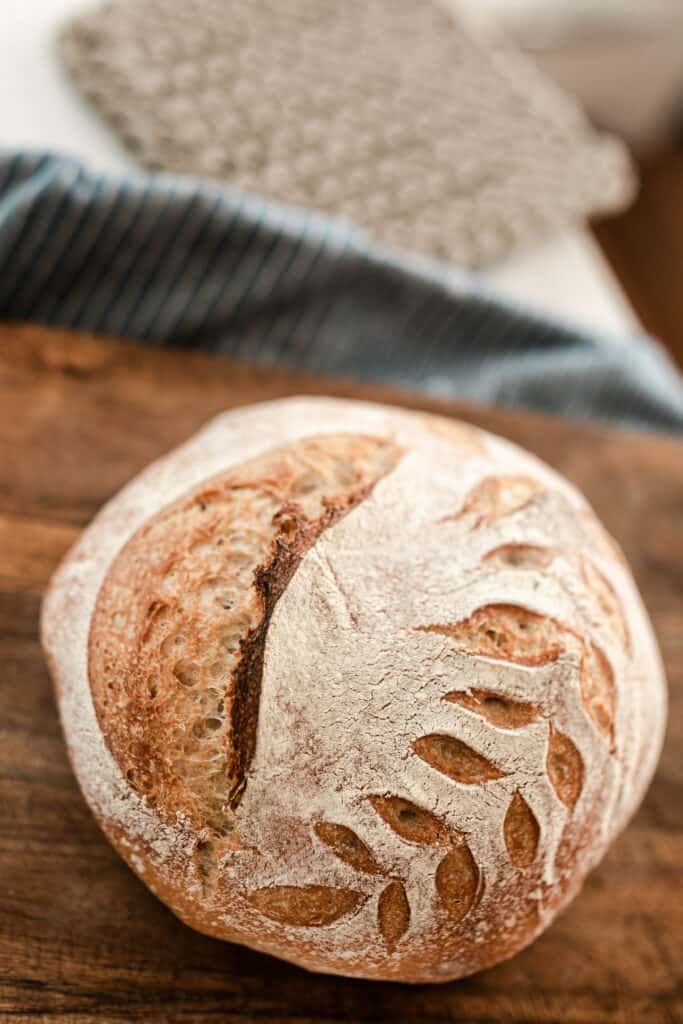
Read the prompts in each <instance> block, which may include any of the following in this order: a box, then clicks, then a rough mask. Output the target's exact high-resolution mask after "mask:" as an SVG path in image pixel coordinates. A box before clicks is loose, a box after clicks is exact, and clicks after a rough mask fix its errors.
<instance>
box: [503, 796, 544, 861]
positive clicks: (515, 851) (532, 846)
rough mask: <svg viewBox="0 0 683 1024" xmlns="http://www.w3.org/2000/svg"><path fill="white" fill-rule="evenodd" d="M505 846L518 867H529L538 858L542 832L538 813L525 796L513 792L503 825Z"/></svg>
mask: <svg viewBox="0 0 683 1024" xmlns="http://www.w3.org/2000/svg"><path fill="white" fill-rule="evenodd" d="M503 833H504V836H505V846H506V848H507V851H508V856H509V857H510V860H511V861H512V863H513V864H514V865H515V867H517V868H528V867H529V866H530V865H531V864H533V862H534V860H535V859H536V851H537V850H538V840H539V837H540V834H541V830H540V828H539V824H538V821H537V819H536V815H535V814H534V812H533V811H532V810H531V808H530V807H529V805H528V803H527V802H526V800H525V799H524V797H523V796H522V795H521V794H520V793H519V792H516V793H514V794H513V797H512V800H511V801H510V805H509V807H508V809H507V813H506V815H505V822H504V825H503Z"/></svg>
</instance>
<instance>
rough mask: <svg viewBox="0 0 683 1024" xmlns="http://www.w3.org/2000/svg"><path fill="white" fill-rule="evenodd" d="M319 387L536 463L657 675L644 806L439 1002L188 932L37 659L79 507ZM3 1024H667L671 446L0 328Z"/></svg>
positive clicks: (675, 585) (671, 962) (670, 967)
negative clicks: (657, 650)
mask: <svg viewBox="0 0 683 1024" xmlns="http://www.w3.org/2000/svg"><path fill="white" fill-rule="evenodd" d="M293 393H333V394H337V395H353V396H358V397H370V398H375V399H382V400H390V401H391V400H393V401H396V402H398V403H399V404H403V405H419V406H420V407H422V408H430V409H433V410H437V411H439V409H440V410H441V411H446V412H450V413H453V414H456V415H461V416H463V417H464V418H467V419H470V420H471V421H473V422H475V423H477V424H479V425H481V426H484V427H486V428H488V429H491V430H494V431H496V432H498V433H501V434H504V435H506V436H507V437H510V438H512V439H513V440H515V441H518V442H519V443H521V444H523V445H525V446H526V447H528V448H530V449H531V450H532V451H534V452H536V453H537V454H538V455H540V456H541V457H542V458H544V459H546V460H547V461H548V462H549V463H551V464H552V465H554V466H556V467H557V468H558V469H560V470H561V471H562V472H563V473H565V474H566V475H567V476H568V477H569V478H570V479H571V480H573V481H574V482H575V483H576V484H577V485H578V486H579V487H580V488H582V489H583V490H584V491H585V493H586V494H587V495H588V497H589V498H590V500H591V501H592V502H593V504H594V506H595V508H596V510H597V512H598V514H599V515H600V516H601V517H602V518H603V520H604V522H605V523H606V524H607V526H608V527H609V529H610V530H611V531H612V532H613V533H614V535H615V536H616V537H617V538H618V539H619V541H620V542H621V543H622V545H623V547H624V549H625V551H626V553H627V556H628V558H629V560H630V562H631V565H632V567H633V570H634V573H635V576H636V578H637V580H638V582H639V584H640V586H641V588H642V591H643V594H644V597H645V601H646V603H647V605H648V608H649V610H650V613H651V615H652V617H653V620H654V623H655V627H656V629H657V633H658V636H659V640H660V643H661V647H662V651H663V654H664V659H665V662H666V666H667V672H668V678H669V684H670V688H671V714H670V724H669V731H668V736H667V745H666V748H665V751H664V755H663V757H662V760H661V764H660V767H659V771H658V773H657V777H656V780H655V782H654V784H653V786H652V788H651V789H650V792H649V794H648V796H647V798H646V800H645V803H644V804H643V806H642V808H641V810H640V811H639V812H638V814H637V816H636V817H635V819H634V820H633V822H632V823H631V825H630V826H629V827H628V829H627V830H626V832H625V833H624V834H623V835H622V836H621V837H620V838H619V839H618V841H617V842H616V844H615V845H614V847H613V849H612V850H611V852H610V853H609V854H608V856H607V857H606V859H605V860H604V862H603V864H602V865H601V866H600V867H599V869H598V870H597V871H595V872H594V874H593V875H592V876H591V877H590V879H589V880H588V882H587V884H586V886H585V888H584V891H583V892H582V894H581V895H580V896H579V898H578V899H577V900H576V901H575V903H574V904H573V905H572V906H571V907H570V909H569V910H568V911H567V912H565V914H564V915H563V916H562V917H561V918H560V919H559V920H558V921H557V922H556V923H555V924H554V925H553V926H552V927H551V928H550V929H549V930H548V931H547V932H546V933H545V934H544V935H543V936H542V937H541V938H540V939H539V940H538V941H537V942H536V943H535V944H534V945H533V946H531V947H530V948H529V949H527V950H525V951H524V952H522V953H520V954H519V955H518V956H517V957H515V958H514V959H512V960H510V961H508V962H507V963H505V964H502V965H500V966H498V967H496V968H494V969H492V970H489V971H486V972H483V973H482V974H480V975H477V976H475V977H473V978H470V979H467V980H465V981H461V982H455V983H450V984H447V985H443V986H416V987H409V986H404V985H396V984H390V985H386V984H385V985H383V984H379V983H368V982H359V981H349V980H345V979H341V978H331V977H325V976H323V975H313V974H307V973H305V972H304V971H302V970H299V969H298V968H295V967H291V966H289V965H288V964H285V963H280V962H278V961H276V960H273V959H270V958H269V957H266V956H262V955H259V954H256V953H252V952H250V951H248V950H246V949H242V948H239V947H237V946H232V945H228V944H226V943H221V942H218V941H215V940H212V939H208V938H205V937H203V936H201V935H198V934H195V933H194V932H192V931H190V930H189V929H188V928H186V927H185V926H184V925H182V924H181V923H180V922H179V921H177V920H176V919H175V918H174V917H173V915H172V914H171V913H170V911H168V910H167V909H166V908H165V907H164V906H162V904H161V903H159V902H158V901H157V900H156V899H155V897H154V896H152V894H151V893H150V892H148V891H147V890H146V889H145V888H144V886H143V885H142V883H141V882H139V881H138V880H137V879H136V878H135V877H134V875H133V874H132V873H131V872H130V871H129V870H128V868H127V867H126V866H125V865H124V864H123V862H122V861H121V860H120V859H119V858H118V857H117V856H116V854H115V853H114V852H113V850H112V849H111V848H110V847H109V845H108V843H107V842H106V840H105V839H104V837H103V836H102V834H101V833H100V831H99V830H98V828H97V826H96V825H95V823H94V821H93V819H92V817H91V815H90V813H89V811H88V809H87V807H86V805H85V803H84V802H83V800H82V798H81V796H80V793H79V790H78V788H77V786H76V782H75V780H74V778H73V775H72V773H71V770H70V768H69V764H68V762H67V758H66V754H65V750H64V745H63V742H62V737H61V733H60V727H59V722H58V719H57V714H56V710H55V703H54V700H53V696H52V691H51V685H50V681H49V678H48V674H47V669H46V667H45V664H44V662H43V658H42V655H41V651H40V648H39V645H38V614H39V607H40V598H41V593H42V592H43V590H44V587H45V584H46V582H47V580H48V577H49V575H50V573H51V572H52V570H53V568H54V567H55V565H56V563H57V561H58V560H59V558H60V557H61V556H62V554H63V553H64V552H65V550H66V549H67V547H68V546H69V545H70V544H71V542H72V541H73V540H74V539H75V538H76V537H77V536H78V533H79V531H80V530H81V528H82V527H83V526H84V525H85V524H86V523H87V522H88V520H89V519H90V518H91V517H92V515H93V514H94V513H95V511H96V510H97V509H98V508H99V507H100V505H102V503H103V502H104V501H106V500H107V498H109V497H110V496H111V495H112V494H113V493H114V492H115V491H116V490H117V489H118V488H119V487H120V486H121V485H122V484H123V483H124V482H125V481H126V480H127V479H128V478H129V477H130V476H131V475H132V474H133V473H135V472H137V471H138V470H139V469H141V468H142V467H143V466H144V465H145V464H146V463H147V462H149V460H150V459H152V458H154V457H155V456H157V455H159V454H161V453H162V452H164V451H166V450H168V449H169V448H171V447H172V446H174V445H175V444H177V443H178V442H179V441H181V440H183V439H185V438H186V437H187V436H188V435H189V434H191V433H192V432H193V431H194V430H195V429H196V428H197V427H199V426H200V425H201V424H202V423H203V422H204V421H205V420H207V419H208V418H209V417H210V416H212V415H213V414H214V413H216V412H218V411H219V410H222V409H225V408H228V407H230V406H235V405H240V404H244V403H247V402H253V401H258V400H263V399H268V398H274V397H276V396H281V395H287V394H293ZM0 652H1V654H2V661H1V664H2V673H1V674H0V1020H2V1021H5V1020H7V1021H35V1020H38V1021H49V1022H56V1021H67V1022H74V1024H76V1022H78V1024H86V1022H87V1024H94V1022H106V1024H109V1022H117V1024H118V1022H122V1024H123V1022H136V1021H145V1022H157V1021H159V1022H162V1021H163V1022H166V1021H168V1022H187V1024H204V1022H209V1021H211V1022H219V1021H221V1022H223V1021H224V1022H230V1024H237V1022H240V1024H241V1022H246V1021H261V1020H264V1021H275V1022H287V1024H294V1022H296V1024H308V1022H316V1024H327V1022H332V1021H346V1022H355V1021H359V1022H360V1021H373V1022H375V1021H376V1022H393V1021H397V1022H402V1024H412V1022H418V1021H420V1022H434V1024H435V1022H446V1021H449V1022H461V1021H462V1022H479V1024H484V1022H491V1024H493V1022H499V1021H500V1022H517V1024H531V1022H541V1021H543V1022H550V1021H562V1022H577V1024H578V1022H582V1024H584V1022H585V1024H588V1022H590V1024H607V1022H610V1024H616V1022H624V1024H626V1022H629V1024H632V1022H644V1024H659V1022H662V1024H664V1022H666V1024H672V1022H681V1021H683V985H682V977H683V966H682V961H683V878H682V876H683V833H682V826H683V444H682V443H680V442H678V441H675V440H669V439H664V438H662V437H655V436H653V435H644V434H635V433H633V434H629V433H625V432H622V433H616V432H608V431H606V430H602V429H599V428H596V427H591V426H579V425H576V424H570V423H568V422H563V421H560V420H558V419H551V418H542V417H539V416H536V415H527V414H522V413H513V412H502V411H493V410H484V409H475V408H472V407H469V408H468V407H465V406H457V407H456V406H452V405H451V406H439V405H437V404H436V403H434V402H427V401H425V400H423V399H416V398H412V399H411V398H410V397H407V396H405V395H401V396H397V395H395V394H388V393H386V392H382V391H379V390H376V389H368V388H361V387H358V386H354V385H353V384H340V383H339V382H335V383H330V382H329V381H316V380H314V379H312V378H308V377H307V378H303V377H296V376H292V375H288V374H284V373H281V372H276V371H270V370H255V369H251V368H245V367H243V366H238V365H236V364H233V363H230V362H228V361H226V360H215V359H212V358H211V357H210V356H199V355H186V354H182V353H177V352H164V353H161V352H158V351H155V350H152V349H145V348H143V347H142V346H134V345H129V344H123V343H118V342H106V341H101V340H97V339H93V338H86V337H81V338H79V337H76V336H74V335H72V336H69V335H63V334H58V333H50V332H48V331H46V330H44V329H41V328H33V327H23V328H13V327H5V328H0Z"/></svg>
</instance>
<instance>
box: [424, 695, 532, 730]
mask: <svg viewBox="0 0 683 1024" xmlns="http://www.w3.org/2000/svg"><path fill="white" fill-rule="evenodd" d="M443 699H444V700H446V701H448V702H449V703H450V704H458V705H459V706H460V707H461V708H466V709H467V711H473V712H474V713H475V714H477V715H481V716H482V718H485V719H486V721H487V722H490V723H491V725H495V726H497V727H498V728H499V729H522V728H523V727H524V726H525V725H530V724H531V723H532V722H535V721H536V719H537V718H538V717H539V715H540V714H541V709H540V708H539V707H537V706H536V705H535V704H526V703H524V702H523V701H518V700H512V699H511V698H510V697H505V696H503V694H501V693H496V691H495V690H470V691H469V692H467V693H465V692H462V691H460V690H453V691H452V692H451V693H447V694H445V695H444V697H443Z"/></svg>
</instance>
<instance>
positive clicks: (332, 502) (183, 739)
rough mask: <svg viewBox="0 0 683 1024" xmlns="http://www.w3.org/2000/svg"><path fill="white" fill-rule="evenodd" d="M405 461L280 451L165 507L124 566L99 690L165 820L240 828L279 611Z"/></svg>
mask: <svg viewBox="0 0 683 1024" xmlns="http://www.w3.org/2000/svg"><path fill="white" fill-rule="evenodd" d="M399 457H400V454H399V451H398V449H397V448H396V447H395V446H394V445H392V444H391V443H389V442H385V441H383V440H381V439H377V438H369V437H362V436H355V435H340V436H327V437H325V438H324V439H320V438H315V437H313V438H307V439H305V440H302V441H300V442H299V443H298V444H294V445H290V446H288V447H287V448H283V449H279V450H278V449H276V450H274V451H272V452H269V453H268V454H267V455H264V456H261V457H260V458H257V459H254V460H253V461H251V462H249V463H246V464H243V465H241V466H238V467H236V468H234V469H231V470H229V471H228V472H227V473H225V474H223V475H222V476H220V477H216V478H214V479H212V480H210V481H207V482H205V483H203V484H202V485H201V486H200V487H198V488H195V490H194V491H193V492H192V493H190V494H189V495H187V496H185V497H183V498H181V499H180V500H179V501H177V502H175V503H174V504H173V505H172V506H171V507H169V508H167V509H165V510H164V511H163V512H162V513H160V514H159V515H158V516H156V517H155V518H154V519H153V520H152V521H151V522H150V523H149V524H147V525H145V526H144V527H143V528H142V529H141V530H140V531H138V532H137V533H136V534H135V536H134V537H132V538H131V540H130V541H129V542H128V544H127V545H126V547H125V548H124V549H123V551H122V552H121V553H120V554H119V556H118V557H117V559H116V560H115V562H114V563H113V565H112V566H111V569H110V571H109V573H108V575H107V578H106V580H105V582H104V584H103V586H102V588H101V591H100V594H99V596H98V600H97V605H96V608H95V612H94V615H93V618H92V625H91V630H90V672H89V675H90V685H91V688H92V693H93V698H94V703H95V708H96V711H97V715H98V720H99V722H100V726H101V728H102V731H103V734H104V735H105V736H106V737H107V741H108V744H109V746H110V748H111V750H112V752H113V754H114V756H115V757H116V759H117V761H118V763H119V764H120V766H121V768H122V770H123V771H124V773H125V775H126V778H127V779H128V781H129V782H130V784H131V785H132V786H133V788H135V789H136V790H137V791H138V792H139V793H140V794H141V795H142V796H143V797H144V798H145V799H146V800H147V802H148V803H149V804H150V805H152V806H155V807H156V808H157V810H158V813H159V814H160V815H161V816H162V817H164V818H166V819H167V820H173V818H174V817H175V815H176V814H177V813H178V812H180V813H183V814H185V815H187V816H188V817H189V818H190V820H191V821H192V822H193V825H194V827H195V828H197V829H202V828H205V829H208V830H209V831H211V832H214V833H217V834H219V835H223V834H225V833H226V832H227V833H230V832H232V831H233V824H234V814H233V812H234V810H235V808H236V807H237V805H238V804H239V801H240V797H241V795H242V792H243V789H244V786H245V784H246V778H247V773H248V771H249V766H250V764H251V760H252V758H253V755H254V749H255V744H256V728H257V722H258V708H259V699H260V687H261V675H262V672H263V652H264V645H265V638H266V634H267V630H268V624H269V622H270V618H271V616H272V613H273V610H274V608H275V605H276V603H277V601H278V599H279V597H280V596H281V595H282V593H283V592H284V590H285V588H286V587H287V585H288V583H289V582H290V580H291V578H292V576H293V575H294V573H295V572H296V568H297V566H298V565H299V563H300V561H301V559H302V557H303V555H304V554H305V553H306V551H307V550H308V549H309V548H310V547H311V546H312V545H313V544H314V543H315V541H316V540H317V538H318V537H319V536H320V535H321V534H322V533H323V531H324V530H326V529H327V528H328V527H330V526H331V525H332V524H333V523H335V522H336V521H337V520H338V519H339V518H340V517H341V516H343V515H344V514H345V513H346V512H348V511H350V510H351V509H352V508H354V507H355V506H356V505H357V504H358V503H359V502H360V501H362V500H363V498H365V497H366V496H367V495H368V493H369V492H370V490H371V489H372V487H373V486H374V484H375V483H376V482H377V480H378V479H380V478H381V477H382V476H383V475H384V474H385V473H386V472H387V471H388V470H389V469H391V468H392V467H393V465H395V463H396V461H397V460H398V458H399Z"/></svg>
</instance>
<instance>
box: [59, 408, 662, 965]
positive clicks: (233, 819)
mask: <svg viewBox="0 0 683 1024" xmlns="http://www.w3.org/2000/svg"><path fill="white" fill-rule="evenodd" d="M44 639H45V644H46V647H47V649H48V652H49V655H50V659H51V664H52V666H53V671H54V673H55V677H56V680H57V684H58V689H59V692H60V707H61V713H62V718H63V722H64V727H65V731H66V734H67V738H68V741H69V745H70V750H71V754H72V758H73V761H74V766H75V769H76V772H77V774H78V777H79V780H80V782H81V786H82V788H83V790H84V792H85V795H86V797H87V799H88V801H89V802H90V804H91V806H92V807H93V809H94V811H95V812H96V814H97V815H98V817H99V818H100V820H101V822H102V824H103V826H104V828H105V830H106V831H107V832H108V834H109V835H110V838H112V840H113V841H114V842H115V844H116V845H117V846H118V847H119V849H121V851H122V852H123V854H124V855H125V856H126V858H127V859H128V860H129V862H130V863H131V864H132V866H133V867H134V868H135V870H136V871H137V872H138V873H139V874H140V875H141V876H142V877H143V878H144V879H145V880H146V881H147V882H148V884H150V886H151V887H152V888H153V889H154V890H155V891H157V892H158V893H159V894H160V895H161V897H162V898H163V899H164V900H165V901H166V902H167V903H169V905H170V906H171V907H172V908H173V909H174V910H176V912H177V913H179V914H180V915H181V916H182V917H183V918H184V919H185V920H187V921H188V923H190V924H193V925H194V926H196V927H198V928H200V929H201V930H203V931H206V932H208V933H210V934H214V935H219V936H223V937H226V938H232V939H236V940H238V941H242V942H245V943H248V944H250V945H252V946H255V947H256V948H260V949H264V950H266V951H269V952H273V953H275V954H277V955H280V956H284V957H287V958H288V959H292V960H295V961H297V962H300V963H302V964H304V965H305V966H308V967H313V968H318V969H325V970H334V971H339V972H342V973H350V974H359V975H364V976H368V977H394V978H405V979H406V980H430V979H432V980H438V979H443V978H447V977H456V976H459V975H462V974H465V973H468V972H470V971H472V970H475V969H477V968H478V967H482V966H486V965H487V964H490V963H492V962H495V961H496V960H497V959H500V958H501V957H503V956H507V955H510V953H512V952H514V951H515V949H517V948H519V947H520V946H522V945H524V944H525V943H526V942H528V941H530V940H531V939H532V938H533V936H534V935H535V934H537V933H538V932H539V931H540V930H541V929H542V928H543V927H544V926H545V924H546V923H548V921H549V920H550V919H551V918H552V917H553V916H554V915H555V913H557V911H558V910H559V909H560V908H561V907H562V906H563V905H564V904H565V903H566V902H567V901H568V900H569V899H570V898H571V896H572V895H573V893H574V892H575V891H576V890H577V888H578V887H579V886H580V883H581V881H582V879H583V877H584V876H585V874H586V872H587V871H588V870H589V869H590V868H591V867H592V866H593V865H594V864H595V863H596V862H597V860H598V859H599V858H600V856H601V855H602V853H603V852H604V850H605V848H606V846H607V844H608V843H609V841H610V839H611V838H612V837H613V836H614V834H615V833H616V832H617V831H618V830H619V828H621V827H622V825H623V824H624V823H625V821H626V820H627V818H628V816H629V815H630V814H631V813H632V812H633V810H634V808H635V806H636V805H637V803H638V801H639V799H640V797H641V796H642V793H643V791H644V789H645V787H646V785H647V783H648V781H649V779H650V777H651V775H652V772H653V770H654V766H655V764H656V759H657V756H658V752H659V748H660V745H661V738H662V732H663V725H664V716H665V697H664V687H663V679H662V673H661V666H660V663H659V658H658V653H657V649H656V645H655V643H654V640H653V636H652V632H651V629H650V626H649V623H648V621H647V618H646V615H645V613H644V611H643V608H642V605H641V602H640V599H639V597H638V594H637V592H636V589H635V587H634V584H633V582H632V579H631V577H630V574H629V572H628V569H627V567H626V565H625V563H624V561H623V557H622V556H621V555H620V553H619V551H618V549H617V548H616V546H615V545H614V543H613V542H612V541H611V540H610V539H609V537H608V536H607V535H606V534H605V533H604V531H603V530H602V528H601V527H600V525H599V523H598V522H597V520H596V519H595V517H594V516H593V514H592V512H591V511H590V508H589V507H588V505H587V504H586V502H585V501H584V500H583V498H581V496H580V495H578V494H577V492H576V491H575V490H574V489H573V488H571V487H570V486H569V485H568V484H567V483H566V482H565V481H563V480H562V479H561V478H559V477H558V476H557V474H555V473H553V472H552V471H550V470H549V469H548V468H547V467H545V466H543V465H542V464H541V463H540V462H539V461H538V460H536V459H534V458H533V457H531V456H529V455H528V454H526V453H524V452H522V451H521V450H519V449H518V448H516V447H515V446H513V445H511V444H508V443H506V442H504V441H501V440H499V439H497V438H493V437H491V436H490V435H487V434H485V433H483V432H481V431H476V430H474V429H473V428H469V427H466V426H465V425H463V424H456V423H452V422H451V421H447V420H441V419H438V418H434V417H429V416H424V415H419V414H412V413H405V412H400V411H398V410H394V409H389V408H386V407H381V406H372V405H366V404H361V403H351V402H342V401H335V400H328V399H291V400H286V401H281V402H273V403H269V404H266V405H261V406H254V407H250V408H247V409H243V410H237V411H235V412H231V413H227V414H225V415H223V416H221V417H219V418H218V419H217V420H215V421H213V423H211V424H209V426H208V427H206V428H205V429H204V430H203V431H202V432H201V433H200V434H198V435H197V436H196V437H195V438H194V439H192V440H191V441H190V442H188V443H187V444H186V445H185V446H183V447H182V448H180V449H178V450H177V451H176V452H174V453H172V454H171V455H169V456H167V457H166V458H164V459H162V460H160V461H159V462H158V463H156V464H155V465H154V466H152V467H150V468H149V469H148V470H146V471H145V472H144V473H143V474H142V475H141V476H140V477H138V478H137V479H136V480H135V481H134V482H133V483H132V484H130V485H129V486H128V487H127V488H126V489H125V490H124V491H122V492H121V493H120V494H119V495H118V496H117V497H116V498H115V499H114V500H113V501H112V502H110V504H109V505H108V506H107V507H106V508H105V509H104V510H103V512H102V513H101V514H100V515H99V516H98V518H97V519H96V520H95V522H94V523H93V525H92V526H91V527H90V528H89V530H88V531H86V533H85V535H84V536H83V538H82V540H81V541H80V543H79V544H78V545H77V547H76V548H75V549H74V551H73V552H72V553H71V555H70V556H69V558H68V559H67V560H66V561H65V563H64V565H63V567H62V568H61V570H60V572H59V574H58V576H57V577H56V579H55V581H54V583H53V586H52V589H51V592H50V594H49V596H48V599H47V602H46V609H45V615H44Z"/></svg>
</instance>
